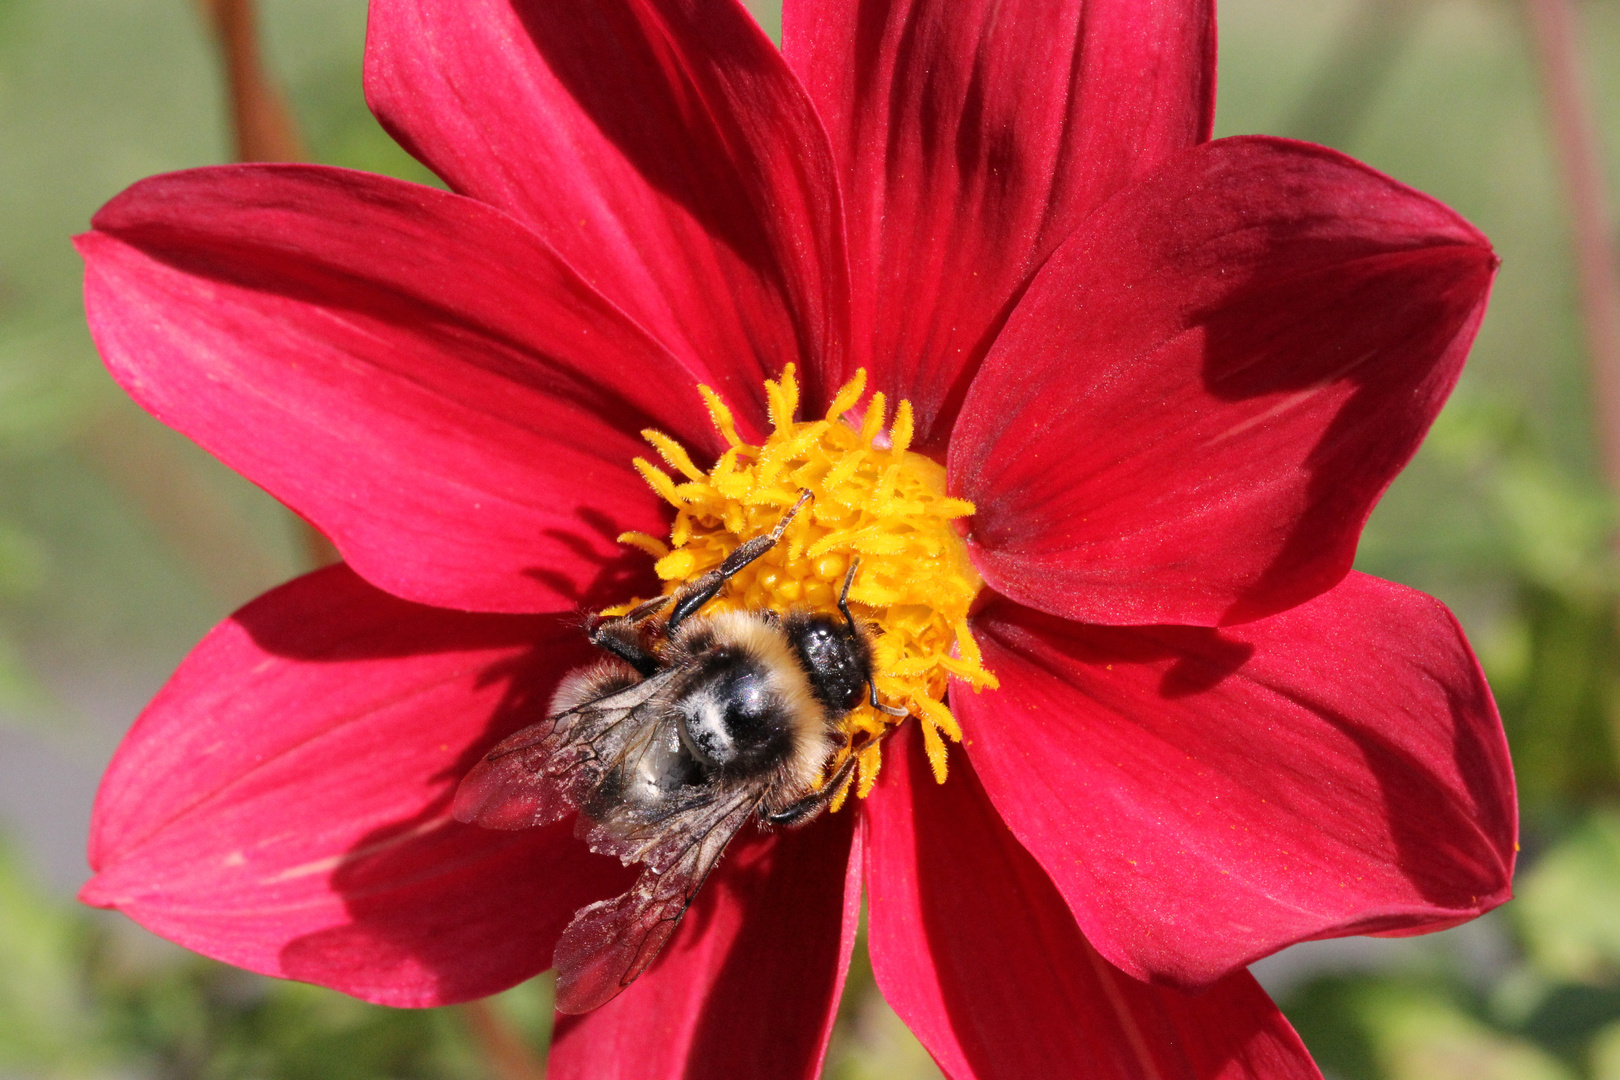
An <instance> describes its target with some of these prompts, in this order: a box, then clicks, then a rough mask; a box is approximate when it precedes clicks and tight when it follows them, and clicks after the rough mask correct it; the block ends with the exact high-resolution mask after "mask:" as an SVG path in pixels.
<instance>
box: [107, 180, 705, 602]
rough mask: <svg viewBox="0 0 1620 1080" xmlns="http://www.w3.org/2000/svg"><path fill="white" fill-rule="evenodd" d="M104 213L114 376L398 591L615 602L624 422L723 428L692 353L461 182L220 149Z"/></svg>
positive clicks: (637, 445) (629, 438)
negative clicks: (448, 186) (415, 180)
mask: <svg viewBox="0 0 1620 1080" xmlns="http://www.w3.org/2000/svg"><path fill="white" fill-rule="evenodd" d="M95 225H96V229H97V231H96V232H94V233H91V234H89V235H87V236H84V237H81V238H80V241H79V246H80V250H81V251H82V252H83V253H84V255H85V258H86V261H87V263H88V270H87V274H86V283H85V292H86V304H87V306H88V308H89V315H90V326H91V329H92V331H93V333H94V334H95V338H96V343H97V345H98V346H99V347H100V349H101V352H102V355H103V357H105V358H106V361H107V364H108V366H109V367H110V368H111V369H112V372H113V375H114V376H115V377H116V378H117V379H118V380H119V382H120V383H122V384H123V386H124V387H125V389H127V390H128V391H129V392H130V393H131V394H132V395H133V396H134V397H135V398H136V400H138V401H140V402H141V404H143V405H144V406H146V407H147V408H148V409H150V410H151V411H152V412H153V413H154V414H155V415H156V416H157V417H158V418H159V419H161V420H163V421H164V422H165V423H167V424H170V425H171V426H173V427H176V428H179V429H180V430H181V431H184V432H185V433H186V434H188V435H190V436H191V437H192V438H194V439H196V440H197V441H198V442H200V443H202V444H203V445H204V446H205V447H207V448H208V449H210V450H212V451H213V452H214V453H216V454H218V455H219V456H220V457H221V458H223V459H224V460H225V461H226V462H227V463H228V464H230V465H231V466H232V467H234V468H236V469H238V470H240V471H241V472H243V473H246V474H247V475H248V476H249V477H251V478H252V479H254V480H256V481H257V482H259V483H260V484H262V485H264V486H265V487H266V488H268V489H269V490H270V491H271V492H272V493H273V494H275V495H276V496H278V497H279V498H281V499H283V500H285V501H286V502H287V503H289V504H290V505H292V506H293V507H294V508H295V509H296V510H298V511H299V512H300V513H302V514H303V515H304V516H306V517H308V518H309V519H311V520H312V521H314V522H315V523H316V524H318V525H319V526H320V527H321V529H322V530H323V531H325V532H326V533H327V534H328V535H330V536H331V537H332V538H333V540H335V541H336V542H337V545H338V547H339V548H340V549H342V551H343V553H344V555H345V556H346V557H347V558H348V559H349V561H350V562H351V563H352V565H353V566H354V568H355V569H356V570H357V571H359V572H360V573H361V574H363V575H365V576H366V577H367V578H368V579H370V580H371V581H373V582H375V583H376V584H378V585H380V586H382V587H383V588H386V589H388V590H390V591H391V592H394V593H396V594H397V595H401V596H405V597H407V598H409V599H413V600H420V601H423V602H431V603H437V604H441V605H444V606H449V607H461V608H469V609H476V610H487V611H535V610H547V609H548V607H549V609H550V610H556V606H555V605H556V604H557V603H558V601H559V597H561V602H562V604H563V605H564V606H569V607H572V606H575V605H576V604H577V603H579V602H580V600H581V595H580V592H579V590H581V589H583V590H586V592H587V593H588V594H589V596H590V598H591V599H593V600H596V599H600V600H601V601H602V602H603V603H608V602H614V601H617V600H622V599H623V598H624V596H625V595H628V592H627V590H626V584H625V583H624V582H623V580H622V579H617V580H615V581H612V582H610V581H608V580H607V579H609V578H610V577H611V576H612V571H613V564H614V562H615V561H616V560H617V559H618V558H619V557H620V553H619V549H618V548H617V547H616V545H615V544H614V537H616V536H617V535H618V533H619V532H621V531H623V530H625V529H643V530H648V531H654V532H657V531H661V524H660V523H661V521H662V520H663V519H662V515H661V511H660V510H659V507H658V505H657V504H658V501H659V500H657V499H656V498H655V497H654V496H653V495H652V493H651V492H650V491H649V490H648V489H647V487H646V485H645V484H644V483H643V482H642V481H641V479H640V478H639V477H638V476H637V475H636V474H635V472H634V470H632V469H631V468H630V460H631V458H632V457H633V456H634V455H635V454H637V453H645V452H646V446H645V445H644V444H643V443H642V442H641V440H640V439H639V438H638V437H637V434H636V432H637V430H638V429H639V428H640V427H642V426H644V425H646V424H648V423H652V424H655V425H657V426H659V427H663V428H665V429H666V430H671V431H672V433H673V434H676V435H678V436H679V437H681V438H683V439H688V440H694V441H696V442H697V443H698V444H699V445H700V446H702V445H705V444H706V443H708V442H709V441H710V440H712V438H713V436H712V432H710V433H705V432H704V431H703V429H704V428H707V427H709V425H708V423H707V421H706V420H705V419H704V412H703V408H702V403H701V400H700V399H699V397H698V395H697V391H696V388H695V386H694V385H693V384H694V381H695V379H694V376H693V375H692V374H691V373H688V372H686V371H683V370H682V369H681V368H680V366H679V365H677V364H676V363H674V362H673V361H672V360H671V359H670V357H669V356H668V354H667V353H665V352H663V351H662V350H660V349H659V348H658V347H657V346H656V345H655V344H654V343H653V342H652V341H651V340H650V339H649V338H647V336H646V335H645V334H643V333H642V332H641V331H639V330H637V329H636V328H635V327H634V326H633V325H631V324H630V323H629V322H628V321H627V320H626V319H625V317H624V316H623V315H622V314H620V313H619V312H617V311H616V310H615V309H613V308H612V307H611V306H610V305H609V304H607V303H606V302H605V301H604V300H603V299H602V298H601V297H600V296H598V295H597V294H596V293H594V292H593V291H592V290H591V289H590V288H589V287H588V286H587V285H585V284H584V283H583V282H581V281H580V280H579V278H578V277H577V276H576V275H575V274H574V273H573V272H572V271H571V270H569V269H568V268H567V267H566V266H564V265H563V264H562V263H561V262H560V261H559V260H558V258H557V256H556V254H555V253H554V252H552V251H551V250H550V249H549V248H548V247H547V246H546V245H545V244H544V242H542V241H541V240H539V239H538V238H537V237H535V236H534V235H532V234H531V233H529V232H528V231H527V230H525V229H524V228H523V227H522V226H520V225H519V224H518V223H517V222H515V221H513V220H512V219H510V218H508V217H506V216H505V215H503V214H500V213H497V212H495V211H493V210H490V209H489V208H488V207H485V206H481V205H479V204H478V203H475V202H473V201H472V200H470V199H463V198H460V197H458V196H455V195H447V194H445V193H443V192H440V191H435V190H433V189H431V188H425V187H418V186H415V185H410V184H404V183H400V182H399V181H395V180H388V179H386V178H383V177H375V176H369V175H366V174H364V173H352V172H345V171H341V170H336V169H324V168H313V167H271V168H266V167H231V168H221V169H204V170H197V171H194V172H188V173H177V174H173V175H169V176H161V177H157V178H154V179H152V180H147V181H144V182H142V183H140V184H137V185H135V186H134V187H133V188H131V189H130V190H129V191H127V192H125V193H124V194H123V195H121V196H119V197H118V198H117V199H114V200H113V201H112V202H111V203H109V204H108V205H107V207H106V208H105V209H103V210H102V211H101V213H99V214H98V215H97V216H96V219H95ZM560 582H568V583H571V584H572V586H573V590H572V591H570V590H568V589H564V590H562V591H561V592H559V589H558V584H559V583H560Z"/></svg>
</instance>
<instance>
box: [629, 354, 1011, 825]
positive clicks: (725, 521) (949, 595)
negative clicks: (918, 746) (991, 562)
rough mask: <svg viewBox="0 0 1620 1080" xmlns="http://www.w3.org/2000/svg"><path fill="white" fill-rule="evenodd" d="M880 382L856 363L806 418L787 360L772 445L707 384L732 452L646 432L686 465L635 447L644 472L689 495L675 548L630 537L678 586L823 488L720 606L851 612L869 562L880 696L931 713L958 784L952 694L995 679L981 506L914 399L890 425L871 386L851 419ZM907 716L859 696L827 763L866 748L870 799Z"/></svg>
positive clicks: (678, 496) (866, 598)
mask: <svg viewBox="0 0 1620 1080" xmlns="http://www.w3.org/2000/svg"><path fill="white" fill-rule="evenodd" d="M865 386H866V374H865V372H864V371H863V372H857V373H856V376H855V378H854V379H853V380H852V381H851V382H850V383H848V384H847V385H846V386H845V387H844V388H843V389H842V390H840V391H839V392H838V395H837V396H836V397H835V398H834V399H833V403H832V405H831V407H830V408H829V409H828V410H827V414H826V416H825V417H824V418H823V419H820V420H814V421H808V422H806V421H798V420H796V419H795V413H796V411H797V409H798V404H799V400H798V399H799V391H798V385H797V383H796V382H795V380H794V373H793V366H792V365H791V364H790V365H788V367H787V368H786V369H785V370H784V371H783V372H782V378H781V381H780V382H773V381H769V380H767V381H766V383H765V391H766V396H767V400H768V402H769V406H770V418H771V423H772V426H773V428H774V430H773V431H772V432H771V434H770V436H769V437H767V438H766V440H765V442H764V444H763V445H761V446H751V445H749V444H747V443H745V442H743V441H742V440H741V439H740V438H739V437H738V436H737V430H736V427H735V425H734V423H733V421H732V416H731V411H730V410H729V409H728V408H727V407H726V405H725V403H724V402H722V401H721V400H720V397H719V395H717V394H715V393H714V391H712V390H710V389H709V388H708V387H700V388H699V390H700V391H701V393H702V394H703V399H704V401H705V402H706V403H707V405H708V408H709V415H710V417H711V418H712V419H713V421H714V425H715V427H716V428H717V429H719V431H720V433H721V435H722V436H723V437H724V439H725V440H726V443H727V449H726V451H725V452H724V453H723V454H721V455H720V459H719V460H718V461H717V462H715V464H714V467H713V468H711V469H709V470H708V471H707V472H705V471H704V470H702V469H700V468H698V467H697V466H696V465H695V464H694V463H693V461H692V459H691V457H690V456H689V455H688V454H687V452H686V451H685V450H684V449H683V448H682V447H681V446H680V445H679V444H678V443H676V442H675V441H674V440H673V439H671V438H669V437H668V436H667V435H664V434H663V433H661V432H657V431H646V432H643V434H644V435H645V436H646V438H647V441H648V442H650V443H651V444H652V445H653V448H654V449H656V450H657V451H658V454H659V456H660V457H662V458H663V459H664V461H665V462H666V463H667V464H668V465H669V467H670V468H672V469H674V470H675V471H676V472H677V473H678V474H679V477H678V478H677V477H671V476H670V475H669V474H668V473H666V472H664V471H662V470H660V469H658V468H657V467H655V466H654V465H653V464H651V463H650V462H648V461H646V460H643V459H640V458H638V459H636V463H635V464H636V468H637V469H638V470H640V472H641V474H642V476H644V477H646V479H647V482H648V483H649V484H651V485H652V487H653V488H654V490H656V491H657V492H658V494H659V495H661V496H663V497H664V498H665V499H666V500H667V501H668V502H669V503H670V504H671V505H672V506H674V507H675V511H676V513H675V524H674V526H673V527H672V528H671V530H670V538H669V542H668V543H667V544H666V543H665V542H664V541H663V540H661V539H659V538H657V537H653V536H648V535H646V534H644V533H625V534H624V535H623V536H621V537H620V538H619V539H620V540H621V541H622V542H624V543H627V544H632V545H634V546H635V547H638V548H640V549H641V550H643V551H646V552H648V553H649V554H651V555H652V556H654V557H655V558H656V559H657V560H658V563H657V572H658V576H659V577H660V578H662V579H663V580H664V582H665V583H666V585H665V591H666V592H674V591H675V589H677V588H679V587H680V585H681V584H682V583H683V582H685V581H689V580H691V579H692V578H695V577H697V576H699V575H701V574H704V573H706V572H708V571H710V570H713V569H714V568H716V567H717V566H719V565H720V563H721V562H722V561H723V560H724V559H725V557H726V556H727V555H728V554H730V553H731V551H732V550H734V549H735V548H736V547H737V546H738V545H739V544H741V543H742V542H743V541H745V540H750V539H752V538H754V537H756V536H760V535H763V534H765V533H768V532H770V531H771V529H772V528H773V527H775V525H776V524H777V522H779V521H780V520H781V518H782V515H783V514H784V513H785V512H786V510H787V509H788V507H790V506H792V505H793V504H794V502H795V501H796V500H797V499H798V498H799V494H800V492H801V491H806V490H808V491H809V492H811V494H812V495H813V500H812V501H811V502H810V503H809V504H808V505H807V506H806V507H805V508H804V509H803V510H801V511H800V512H799V513H798V514H797V515H796V516H795V517H794V518H793V520H792V522H791V523H790V524H789V525H788V528H787V531H786V533H784V535H783V537H782V539H781V541H780V542H779V543H778V544H777V545H776V546H775V547H774V548H772V549H771V550H770V551H768V552H766V553H765V554H764V555H763V556H761V557H760V558H759V559H758V560H757V561H756V562H754V563H753V564H751V565H750V566H748V567H747V568H745V569H744V570H743V571H742V572H741V573H740V574H738V575H737V576H736V577H735V578H734V579H732V581H731V584H730V587H729V588H728V589H727V590H726V592H725V593H724V594H723V595H722V596H721V597H720V598H718V599H717V600H716V601H715V602H714V603H715V605H716V607H718V608H719V609H721V610H725V609H727V608H731V609H742V610H759V609H765V608H770V609H774V610H776V611H783V612H785V611H787V610H789V609H795V608H796V609H800V610H805V609H809V610H816V611H826V612H829V613H836V611H837V602H838V591H839V588H840V587H841V585H842V584H843V580H844V575H845V572H846V571H847V570H848V569H849V566H850V562H851V560H852V559H855V558H859V559H860V567H859V569H858V570H857V572H856V575H855V580H854V584H853V587H852V588H851V590H850V601H851V605H852V607H853V608H854V612H855V615H856V618H857V619H859V620H860V621H861V622H863V623H864V624H866V626H867V627H868V629H869V631H870V637H871V643H872V660H873V665H872V666H873V680H874V682H875V683H876V684H877V690H878V695H879V697H881V698H882V699H883V701H884V702H885V703H886V704H889V705H897V706H900V707H902V708H904V709H905V710H906V711H907V712H908V713H909V714H910V715H911V716H914V717H916V718H917V720H918V722H919V724H920V726H921V728H922V733H923V741H924V745H925V747H926V749H927V752H928V761H929V763H930V765H932V767H933V770H934V776H935V777H936V779H938V780H940V781H942V782H943V781H944V779H945V767H946V761H945V741H946V740H947V739H949V740H952V741H958V740H960V739H961V737H962V734H961V729H960V728H959V727H958V726H957V723H956V719H955V718H954V717H953V716H952V715H951V711H950V708H949V706H948V705H947V704H946V702H945V695H946V688H947V685H948V682H949V677H950V676H952V675H955V676H956V677H957V678H958V680H959V685H964V684H965V685H968V686H972V687H973V688H974V690H976V691H977V690H979V689H982V688H984V687H994V686H995V685H996V680H995V676H993V675H991V674H990V673H989V672H988V671H986V670H985V669H984V667H983V665H982V664H981V662H980V654H979V648H978V645H977V644H976V643H975V642H974V640H973V636H972V634H971V633H970V632H969V630H968V624H967V615H968V609H969V607H970V606H971V605H972V603H973V598H974V596H975V595H977V593H978V591H979V587H980V585H981V584H982V582H981V580H980V578H979V575H978V573H977V572H976V571H975V570H974V569H973V566H972V564H971V563H970V562H969V561H968V555H967V549H966V547H965V546H964V545H963V543H962V540H961V537H960V535H959V534H958V532H957V529H956V527H955V524H954V522H955V520H956V519H958V518H962V517H966V516H968V515H970V514H972V513H973V504H972V503H969V502H967V501H965V500H963V499H954V498H951V497H950V496H948V495H946V493H945V470H944V468H943V467H941V466H940V465H939V464H938V463H937V462H935V461H932V460H930V459H929V458H926V457H923V456H922V455H920V454H914V453H911V452H910V451H909V450H908V449H907V448H908V447H909V445H910V443H911V437H912V430H913V429H912V413H911V404H910V402H907V401H901V402H900V404H899V407H898V408H896V410H895V416H894V423H893V426H892V427H890V428H889V430H888V431H887V432H885V431H884V430H883V427H884V421H885V418H886V417H885V412H886V409H885V402H884V400H883V395H882V394H881V393H877V394H873V395H872V397H871V399H870V400H869V401H868V402H867V404H866V409H865V411H864V414H862V418H861V419H860V421H859V423H858V424H855V423H851V422H849V421H848V420H846V417H847V416H849V415H851V414H852V410H854V409H855V408H856V407H857V406H858V405H859V404H860V402H861V399H862V396H863V394H864V391H865ZM610 614H611V613H610ZM900 722H901V718H898V717H894V716H888V715H885V714H884V713H882V712H879V711H878V710H875V709H873V708H871V707H870V706H868V705H861V706H860V707H858V708H856V709H855V710H854V711H853V712H852V713H850V714H849V716H848V717H847V718H846V719H845V721H844V733H843V734H844V735H845V738H844V739H843V749H841V750H840V751H839V752H838V754H837V755H836V756H835V757H834V758H833V760H832V761H831V762H830V763H829V766H828V775H831V774H832V772H834V771H836V770H837V768H838V767H839V766H840V765H841V764H842V763H843V760H844V757H845V756H846V755H847V754H848V753H849V752H850V749H849V748H850V747H853V748H854V752H855V753H857V754H858V760H857V767H856V775H857V779H856V783H855V787H856V791H857V792H858V793H859V794H860V795H861V796H862V797H864V796H865V795H866V794H867V793H868V792H870V791H871V789H872V784H873V783H874V782H875V781H876V779H877V771H878V767H879V765H880V762H881V743H880V742H879V738H880V737H881V736H882V735H883V734H884V733H885V732H886V731H887V730H888V728H889V727H891V726H892V725H894V724H898V723H900ZM843 798H844V793H840V794H839V796H838V799H837V802H838V803H841V802H842V801H843ZM835 805H837V803H835Z"/></svg>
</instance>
